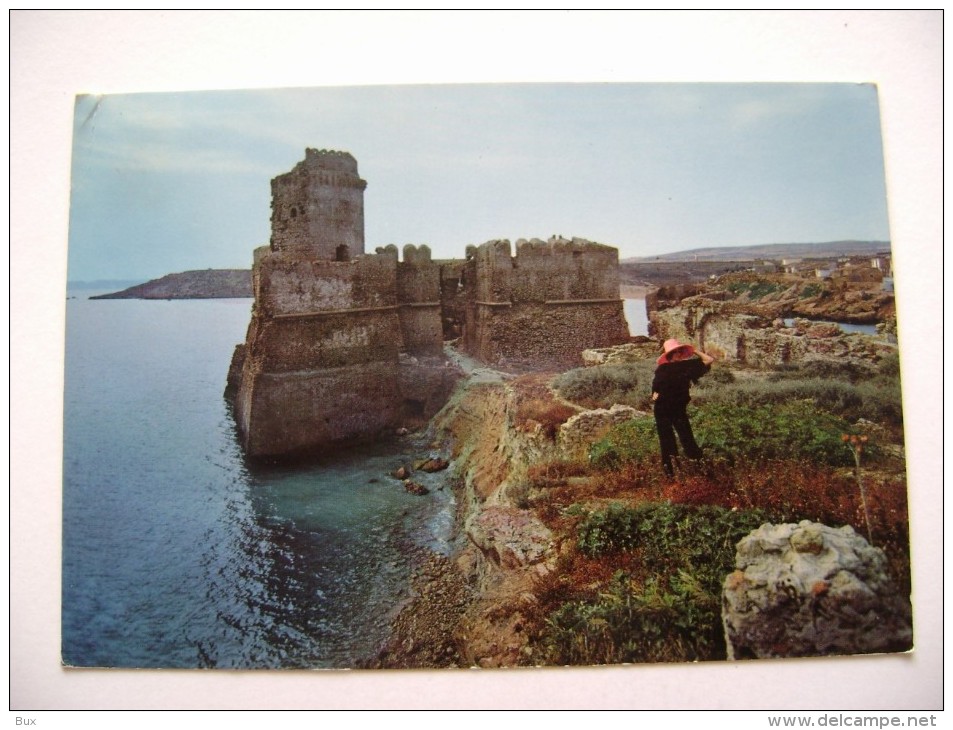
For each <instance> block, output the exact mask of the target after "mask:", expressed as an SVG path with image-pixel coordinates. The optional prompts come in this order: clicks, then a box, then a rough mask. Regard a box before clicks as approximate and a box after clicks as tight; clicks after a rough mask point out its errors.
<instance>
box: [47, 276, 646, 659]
mask: <svg viewBox="0 0 953 730" xmlns="http://www.w3.org/2000/svg"><path fill="white" fill-rule="evenodd" d="M89 295H90V292H88V291H82V292H80V291H77V292H76V293H75V298H70V299H69V300H68V301H67V322H66V392H65V408H64V484H63V591H62V597H63V613H62V637H63V638H62V654H63V661H64V663H66V664H69V665H74V666H99V667H229V668H272V667H353V666H356V665H357V664H358V663H359V662H360V661H361V660H362V659H364V658H368V657H370V656H372V655H373V654H374V653H375V651H376V650H377V648H378V647H379V646H380V644H381V643H382V642H383V641H384V640H385V639H386V637H387V632H388V626H389V623H390V620H391V618H392V617H393V615H394V614H395V612H396V610H397V609H399V607H400V605H401V602H402V601H403V600H404V599H405V598H406V597H407V596H408V591H409V582H410V576H411V574H412V572H413V570H414V568H415V567H417V566H418V565H419V564H420V563H421V562H422V561H423V560H424V559H425V558H426V556H427V554H428V553H429V552H431V551H434V552H443V553H446V552H449V550H450V549H451V547H452V545H451V541H452V540H453V539H454V536H453V529H452V513H453V496H452V494H451V490H450V489H449V488H443V487H447V486H448V485H446V484H445V481H446V479H447V475H446V473H442V474H441V473H438V474H434V475H422V474H419V475H417V476H418V477H420V479H419V481H421V482H423V483H425V484H427V486H429V487H430V489H431V492H430V494H429V495H426V496H424V497H419V496H414V495H410V494H408V493H407V492H406V491H405V490H404V489H403V487H402V485H401V484H400V483H399V482H397V481H396V480H394V479H392V478H391V477H390V476H388V475H389V473H390V472H392V471H393V470H394V469H396V467H397V466H399V465H400V464H402V463H408V462H411V461H412V460H413V459H414V458H417V457H421V456H425V455H427V454H428V453H429V452H428V451H427V449H426V444H424V443H419V444H413V443H411V444H391V445H385V444H382V445H377V446H374V447H372V448H365V449H362V450H361V451H360V452H352V453H345V454H342V455H339V456H337V457H336V458H333V459H331V458H329V459H325V460H324V461H322V462H320V463H314V464H309V465H300V464H299V465H296V466H284V467H281V466H271V467H268V466H260V465H259V466H255V465H253V464H250V463H248V462H247V461H246V460H245V459H244V458H243V455H242V452H241V449H240V448H239V446H238V444H237V441H236V435H235V429H234V423H233V420H232V417H231V414H230V412H229V407H228V404H227V403H226V401H225V400H224V399H223V397H222V391H223V389H224V386H225V376H226V373H227V370H228V364H229V360H230V358H231V354H232V350H233V348H234V346H235V345H236V344H237V343H239V342H241V341H243V340H244V338H245V329H246V327H247V325H248V321H249V318H250V309H251V300H248V299H235V300H190V301H140V300H98V301H91V300H89V299H88V298H87V297H88V296H89ZM626 315H627V316H628V317H629V321H630V323H632V325H631V328H632V329H633V332H634V333H636V334H644V331H645V327H646V324H647V323H645V321H644V317H645V305H644V302H642V301H641V300H630V301H629V302H627V303H626ZM640 316H641V319H640V318H639V317H640Z"/></svg>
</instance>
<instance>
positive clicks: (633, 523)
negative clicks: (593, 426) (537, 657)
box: [543, 503, 765, 664]
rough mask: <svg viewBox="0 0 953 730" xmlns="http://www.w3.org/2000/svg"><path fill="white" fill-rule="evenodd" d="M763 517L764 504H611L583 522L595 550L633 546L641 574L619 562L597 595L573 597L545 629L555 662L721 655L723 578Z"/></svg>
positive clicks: (586, 541) (585, 547)
mask: <svg viewBox="0 0 953 730" xmlns="http://www.w3.org/2000/svg"><path fill="white" fill-rule="evenodd" d="M764 521H765V518H764V515H763V513H761V512H758V511H733V510H728V509H724V508H719V507H700V508H698V507H688V506H686V505H677V504H668V503H662V504H642V505H639V506H636V507H625V506H622V505H620V504H612V505H609V506H608V507H607V508H605V509H602V510H597V511H595V512H592V513H590V514H588V515H587V516H586V517H585V518H584V519H583V521H582V522H581V523H580V525H579V543H578V544H579V549H580V551H581V552H582V553H583V554H584V555H586V556H588V557H590V558H592V557H597V556H604V555H611V554H613V553H618V552H621V551H634V552H635V553H636V554H637V555H638V558H639V563H640V564H641V565H642V566H644V567H643V569H642V572H643V573H645V574H647V573H649V572H650V573H651V577H646V578H645V579H644V580H642V579H640V578H639V576H637V575H634V574H633V573H632V572H629V571H626V572H623V571H620V572H617V573H616V575H615V576H614V577H613V579H612V581H611V582H610V584H609V585H608V586H607V587H605V589H603V590H601V591H600V592H599V594H598V596H595V597H588V598H586V597H582V598H576V599H574V600H570V601H567V602H565V603H563V604H562V605H561V606H559V607H558V608H557V609H556V610H554V611H552V612H551V613H550V614H549V616H548V618H547V620H546V625H545V628H544V631H543V644H544V646H545V647H546V650H547V654H548V657H549V658H550V660H551V661H553V662H555V663H560V664H579V663H586V664H597V663H614V662H635V661H693V660H704V659H717V658H724V655H725V648H724V639H723V636H722V629H721V621H720V605H721V585H722V581H723V580H724V577H725V576H726V575H727V574H728V573H729V572H730V571H731V570H732V568H733V565H734V551H735V545H736V543H737V542H738V540H740V539H741V538H742V537H743V536H744V535H746V534H748V533H749V532H750V531H751V530H753V529H755V528H756V527H758V526H759V525H760V524H762V523H763V522H764Z"/></svg>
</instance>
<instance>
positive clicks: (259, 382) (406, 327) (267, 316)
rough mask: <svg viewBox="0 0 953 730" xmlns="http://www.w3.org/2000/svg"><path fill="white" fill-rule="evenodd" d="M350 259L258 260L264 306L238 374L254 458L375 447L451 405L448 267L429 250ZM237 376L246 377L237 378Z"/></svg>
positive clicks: (246, 437) (240, 416)
mask: <svg viewBox="0 0 953 730" xmlns="http://www.w3.org/2000/svg"><path fill="white" fill-rule="evenodd" d="M404 254H405V257H404V261H402V262H401V261H399V260H398V255H397V248H396V247H394V246H388V247H386V248H383V249H379V252H378V253H377V254H374V255H365V256H361V257H359V258H357V259H354V260H352V261H347V262H337V261H327V260H323V259H316V258H313V257H311V256H309V255H307V254H304V253H302V252H299V251H292V252H288V251H278V252H274V251H269V250H268V249H265V250H261V249H259V250H258V251H256V256H255V265H254V268H253V284H254V292H255V307H254V311H253V313H252V321H251V324H250V325H249V329H248V336H247V339H246V343H245V344H244V345H241V346H239V348H237V349H236V356H235V362H233V366H232V369H231V370H232V375H231V376H230V381H231V382H230V387H231V388H232V390H233V391H234V393H235V406H236V408H235V412H236V420H237V422H238V425H239V431H240V433H241V434H242V439H243V442H244V445H245V449H246V451H247V452H248V453H249V454H251V455H253V456H260V455H278V454H290V453H294V452H299V451H307V450H309V449H313V448H316V447H321V446H327V445H330V444H335V443H341V442H355V441H362V440H367V439H369V438H374V437H376V436H377V435H379V434H380V433H382V432H383V431H386V430H388V429H393V428H396V427H397V426H398V425H399V424H400V423H401V422H402V421H403V420H404V419H405V418H408V417H410V418H422V417H426V416H428V415H432V413H433V412H434V411H435V410H436V409H437V408H439V407H440V405H442V402H441V401H440V398H443V399H445V398H446V397H447V396H448V395H449V390H450V388H451V387H452V383H453V381H454V377H453V373H450V372H449V371H448V370H447V369H446V368H445V366H444V362H443V360H440V361H439V362H437V363H434V362H430V361H429V359H432V358H433V357H434V356H436V355H438V354H440V352H442V343H443V338H442V332H441V321H440V306H439V300H440V270H439V267H438V265H437V264H436V263H434V262H433V261H431V259H430V252H429V250H427V249H426V247H420V248H417V247H412V246H409V247H407V248H405V250H404ZM236 373H240V376H239V375H236Z"/></svg>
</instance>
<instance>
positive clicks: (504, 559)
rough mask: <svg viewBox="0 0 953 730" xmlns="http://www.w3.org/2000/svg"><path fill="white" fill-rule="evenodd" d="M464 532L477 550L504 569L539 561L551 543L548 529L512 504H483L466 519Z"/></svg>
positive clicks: (550, 534) (551, 535) (544, 555)
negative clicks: (510, 505)
mask: <svg viewBox="0 0 953 730" xmlns="http://www.w3.org/2000/svg"><path fill="white" fill-rule="evenodd" d="M466 532H467V536H468V537H469V538H470V540H471V541H472V542H473V544H474V545H476V546H477V547H478V548H479V549H480V552H482V553H483V554H484V555H485V556H486V557H487V558H489V559H490V560H491V561H493V562H494V563H496V564H497V565H499V566H500V567H501V568H504V569H514V568H521V567H524V566H527V565H533V564H535V563H539V562H541V561H542V560H543V559H544V558H545V557H546V555H547V554H548V553H549V552H550V551H551V550H552V546H553V534H552V532H550V530H549V528H548V527H546V525H544V524H543V523H542V522H540V521H539V520H538V519H537V518H536V517H534V516H533V515H532V514H531V513H529V512H527V511H525V510H521V509H516V508H515V507H502V506H494V505H490V506H486V507H484V508H483V509H482V510H481V511H480V512H478V513H477V514H476V515H474V516H473V517H472V518H471V519H470V520H468V521H467V526H466Z"/></svg>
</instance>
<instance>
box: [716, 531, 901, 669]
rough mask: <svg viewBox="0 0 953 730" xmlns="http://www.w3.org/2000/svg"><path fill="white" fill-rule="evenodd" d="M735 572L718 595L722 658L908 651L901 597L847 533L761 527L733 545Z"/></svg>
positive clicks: (880, 564) (873, 555) (879, 563)
mask: <svg viewBox="0 0 953 730" xmlns="http://www.w3.org/2000/svg"><path fill="white" fill-rule="evenodd" d="M735 566H736V568H737V570H735V572H733V573H732V574H731V575H729V576H728V578H727V579H726V580H725V584H724V592H723V596H722V622H723V624H724V629H725V639H726V643H727V645H728V658H729V659H750V658H768V657H803V656H820V655H830V654H870V653H879V652H898V651H906V650H909V649H910V648H911V647H912V636H913V632H912V626H911V610H910V602H909V598H908V597H905V596H901V595H899V594H898V592H897V589H896V587H895V586H894V584H893V583H892V581H891V580H890V577H889V576H888V574H887V571H886V557H885V556H884V553H883V551H882V550H880V549H879V548H876V547H872V546H871V545H870V544H869V543H868V542H867V541H866V540H865V539H864V538H863V537H861V536H860V535H858V534H857V533H856V532H855V531H854V529H853V528H852V527H850V526H845V527H840V528H833V527H828V526H827V525H822V524H818V523H814V522H809V521H806V520H805V521H802V522H800V523H798V524H796V525H795V524H782V525H771V524H766V525H762V526H761V527H760V528H758V529H757V530H755V531H754V532H752V533H751V534H750V535H748V536H747V537H745V538H744V539H742V540H741V541H740V542H739V543H738V546H737V552H736V558H735Z"/></svg>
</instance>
